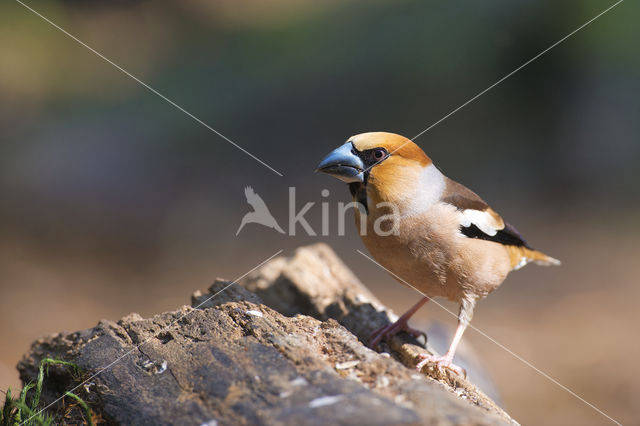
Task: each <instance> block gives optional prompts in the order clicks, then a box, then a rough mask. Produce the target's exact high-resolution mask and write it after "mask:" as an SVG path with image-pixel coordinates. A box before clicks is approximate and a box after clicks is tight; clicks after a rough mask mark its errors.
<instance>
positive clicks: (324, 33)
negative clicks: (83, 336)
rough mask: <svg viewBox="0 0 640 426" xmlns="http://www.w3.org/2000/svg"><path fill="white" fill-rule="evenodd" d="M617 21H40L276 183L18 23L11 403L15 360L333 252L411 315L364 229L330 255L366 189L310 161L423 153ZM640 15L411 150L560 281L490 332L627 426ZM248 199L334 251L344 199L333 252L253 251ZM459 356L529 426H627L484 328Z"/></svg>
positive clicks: (185, 16) (637, 320)
mask: <svg viewBox="0 0 640 426" xmlns="http://www.w3.org/2000/svg"><path fill="white" fill-rule="evenodd" d="M612 3H613V1H601V0H597V1H596V0H590V1H584V0H580V1H578V0H571V1H563V2H556V1H552V0H547V1H531V0H520V1H506V0H489V1H484V2H476V1H472V0H461V1H455V2H435V1H419V0H401V1H382V0H374V1H323V2H317V1H315V2H314V1H300V0H299V1H293V0H274V1H269V2H265V1H258V0H251V1H242V2H237V1H230V0H229V1H221V0H219V1H215V2H212V1H205V0H182V1H180V2H166V1H153V2H150V1H131V0H119V1H112V2H99V1H76V0H65V1H62V0H57V1H48V2H42V1H31V2H29V3H28V4H29V5H31V6H32V7H34V8H36V9H37V10H38V11H39V12H40V13H42V14H43V15H45V16H46V17H48V18H50V19H51V20H53V21H54V22H56V23H57V24H58V25H60V26H61V27H63V28H65V29H66V30H68V31H69V32H71V33H72V34H74V35H76V36H77V37H78V38H79V39H81V40H83V41H84V42H86V43H87V44H89V45H90V46H92V47H93V48H95V49H97V50H98V51H100V52H101V53H103V54H104V55H106V56H107V57H109V58H110V59H112V60H113V61H114V62H115V63H117V64H119V65H120V66H122V67H124V68H125V69H127V70H128V71H130V72H131V73H132V74H134V75H135V76H137V77H139V78H140V79H142V80H143V81H145V82H147V83H148V84H149V85H151V86H153V87H154V88H155V89H157V90H158V91H160V92H161V93H163V94H164V95H166V96H167V97H169V98H171V99H173V100H174V101H175V102H177V103H178V104H180V105H181V106H183V107H184V108H186V109H187V110H189V111H190V112H192V113H193V114H195V115H196V116H198V117H199V118H201V119H202V120H203V121H205V122H206V123H208V124H209V125H211V126H212V127H214V128H216V129H217V130H219V131H220V132H222V133H223V134H225V135H226V136H227V137H229V138H230V139H232V140H233V141H235V142H237V143H238V144H240V145H241V146H243V147H244V148H246V149H248V150H249V151H250V152H252V153H253V154H255V155H256V156H258V157H259V158H261V159H263V160H264V161H266V162H267V163H268V164H270V165H271V166H273V167H274V168H275V169H277V170H278V171H280V172H282V173H283V174H284V176H283V177H280V176H277V175H276V174H275V173H273V172H271V171H270V170H268V169H267V168H265V167H263V166H261V165H260V164H258V163H257V162H256V161H254V160H253V159H251V158H250V157H248V156H247V155H245V154H244V153H242V152H240V151H239V150H237V149H236V148H234V147H233V146H232V145H231V144H229V143H227V142H226V141H224V140H222V139H221V138H220V137H218V136H216V135H215V134H213V133H212V132H211V131H209V130H207V129H206V128H204V127H203V126H202V125H200V124H198V123H197V122H195V121H194V120H192V119H191V118H189V117H188V116H186V115H185V114H183V113H182V112H180V111H178V110H177V109H175V108H174V107H172V106H170V105H169V104H167V103H166V102H165V101H163V100H162V99H160V98H159V97H157V96H156V95H154V94H152V93H150V92H149V91H148V90H146V89H145V88H143V87H142V86H140V85H139V84H137V83H136V82H135V81H133V80H132V79H130V78H129V77H127V76H125V75H124V74H122V73H121V72H120V71H118V70H116V69H115V68H114V67H112V66H111V65H109V64H107V63H106V62H105V61H103V60H102V59H100V58H99V57H97V56H96V55H95V54H93V53H91V52H90V51H88V50H87V49H85V48H84V47H82V46H80V45H79V44H77V43H76V42H74V41H73V40H71V39H70V38H68V37H67V36H65V35H64V34H62V33H61V32H59V31H58V30H56V29H55V28H53V27H52V26H51V25H49V24H47V23H46V22H45V21H43V20H42V19H40V18H39V17H37V16H36V15H34V14H33V13H32V12H30V11H29V10H27V9H26V8H24V7H23V6H21V5H20V4H19V3H16V2H2V3H1V4H0V141H1V143H0V200H1V201H0V206H1V207H0V236H1V238H0V312H1V313H2V318H1V321H0V389H1V390H3V391H4V390H6V389H7V387H9V386H11V387H12V388H15V387H18V386H19V385H20V382H19V380H18V376H17V372H16V370H15V365H16V363H17V361H18V360H19V358H20V357H21V356H22V354H24V353H25V352H26V351H27V350H28V349H29V344H30V343H31V342H32V341H33V340H34V339H36V338H37V337H39V336H43V335H46V334H49V333H52V332H56V331H60V330H79V329H84V328H89V327H92V326H94V325H95V324H96V323H97V322H98V320H99V319H101V318H107V319H111V320H117V319H119V318H120V317H122V316H124V315H126V314H128V313H130V312H134V311H135V312H139V313H140V314H142V315H143V316H148V315H152V314H154V313H159V312H162V311H166V310H173V309H175V308H177V307H178V306H180V305H182V304H187V303H189V295H190V294H191V292H192V291H193V290H195V289H197V288H206V287H207V286H208V285H209V283H210V282H211V281H212V280H213V279H214V278H215V277H216V276H221V277H224V278H227V279H234V278H237V277H239V276H240V275H242V274H244V273H245V272H246V271H248V270H249V269H251V268H253V267H254V266H255V265H257V264H258V263H260V262H261V261H262V260H264V259H266V258H267V257H269V256H270V255H271V254H273V253H274V252H275V251H277V250H278V249H284V250H285V252H286V253H291V252H292V250H293V249H295V247H298V246H300V245H304V244H309V243H312V242H316V241H318V240H321V241H325V242H327V243H328V244H330V245H331V246H332V247H334V248H335V250H336V251H337V252H338V254H339V255H340V256H341V257H342V258H343V259H344V261H345V262H346V263H347V264H348V265H349V266H350V267H351V268H352V269H353V270H354V271H355V273H356V274H357V275H358V276H359V277H360V278H361V279H362V280H363V281H364V282H365V283H366V284H367V285H368V286H369V287H370V288H371V289H372V290H373V291H374V292H375V293H376V294H377V295H378V296H379V297H380V298H381V299H382V300H383V301H385V303H387V304H388V305H389V306H391V307H392V308H393V309H394V310H395V311H396V312H398V313H401V312H403V311H404V310H405V309H407V308H408V307H409V306H410V305H411V304H413V303H414V301H415V300H416V294H415V293H413V292H411V291H410V290H407V289H405V288H402V287H401V286H399V285H397V284H396V283H395V282H394V281H393V280H392V279H391V278H390V277H389V276H387V275H386V274H385V273H384V272H382V271H381V270H379V269H378V267H377V266H375V265H374V264H372V263H370V262H369V261H368V260H367V259H365V258H363V257H362V256H360V255H359V254H357V253H356V252H355V249H363V246H362V243H361V242H360V240H359V238H358V236H357V234H356V232H355V229H354V228H355V227H354V226H351V223H348V226H347V229H348V232H347V235H346V236H345V237H337V236H335V235H336V234H337V220H334V219H337V203H338V202H339V201H345V202H346V201H349V194H348V191H347V188H346V187H345V186H344V185H343V184H341V183H340V182H338V181H337V180H335V179H331V178H329V177H327V176H323V175H315V174H314V173H313V170H314V168H315V166H316V164H317V163H318V162H319V160H320V159H321V158H322V157H323V156H324V155H325V154H326V153H328V152H329V151H330V150H331V149H333V148H334V147H336V146H338V145H339V144H341V143H343V142H344V141H345V140H346V139H347V138H348V137H349V136H350V135H353V134H356V133H360V132H364V131H374V130H385V131H391V132H396V133H401V134H403V135H405V136H408V137H412V136H414V135H416V134H417V133H419V132H420V131H422V130H423V129H424V128H426V127H428V126H429V125H431V124H432V123H433V122H435V121H436V120H438V119H439V118H441V117H442V116H443V115H445V114H446V113H448V112H449V111H451V110H453V109H454V108H456V107H457V106H459V105H461V104H462V103H464V102H465V101H467V100H468V99H469V98H471V97H472V96H474V95H475V94H477V93H478V92H480V91H481V90H483V89H485V88H486V87H488V86H489V85H491V84H493V83H494V82H495V81H497V80H498V79H499V78H501V77H502V76H504V75H505V74H507V73H509V72H511V71H512V70H514V69H515V68H516V67H518V66H519V65H521V64H522V63H523V62H525V61H527V60H528V59H530V58H531V57H533V56H534V55H536V54H538V53H539V52H540V51H542V50H543V49H545V48H547V47H548V46H550V45H551V44H553V43H554V42H556V41H557V40H559V39H560V38H562V37H564V36H565V35H567V34H568V33H569V32H571V31H573V30H574V29H576V28H577V27H579V26H580V25H582V24H583V23H585V22H586V21H587V20H589V19H590V18H592V17H593V16H595V15H596V14H598V13H599V12H600V11H602V10H604V9H605V8H606V7H608V6H609V5H611V4H612ZM639 19H640V4H638V3H637V2H631V1H628V2H624V3H622V4H621V5H620V6H618V7H616V8H614V9H613V10H612V11H611V12H609V13H608V14H606V15H604V16H603V17H602V18H600V19H599V20H597V21H596V22H594V23H593V24H591V25H589V26H588V27H586V28H585V29H584V30H583V31H581V32H579V33H578V34H576V35H575V36H574V37H572V38H570V39H569V40H567V41H566V42H564V43H563V44H561V45H559V46H558V47H556V48H555V49H553V50H551V51H550V52H549V53H547V54H546V55H544V56H543V57H541V58H540V59H538V60H537V61H535V62H533V63H531V64H530V65H528V66H527V67H526V68H524V69H523V70H522V71H520V72H518V73H517V74H515V75H514V76H513V77H511V78H509V79H508V80H506V81H504V82H503V83H502V84H500V85H499V86H497V87H496V88H494V89H493V90H492V91H490V92H489V93H487V94H486V95H484V96H482V97H481V98H480V99H478V100H477V101H476V102H474V103H472V104H471V105H469V106H468V107H466V108H464V109H463V110H461V111H460V112H458V113H457V114H455V115H453V116H452V117H450V118H449V119H447V120H446V121H444V122H443V123H441V124H440V125H438V126H436V127H435V128H433V129H432V130H430V131H429V132H427V133H426V134H424V135H422V136H421V137H420V138H419V139H417V142H418V144H419V145H420V146H421V147H422V148H424V149H425V151H426V152H427V153H428V154H429V155H430V156H431V157H432V158H433V159H434V161H435V162H436V164H438V165H439V167H440V168H441V169H442V170H443V171H444V172H445V173H446V174H447V175H448V176H450V177H452V178H454V179H456V180H459V181H461V182H463V183H465V184H466V185H467V186H469V187H471V188H472V189H473V190H475V191H476V192H478V193H479V194H481V196H483V198H484V199H485V200H487V201H488V202H489V203H490V204H492V205H493V207H494V208H495V209H496V210H497V211H499V212H500V213H501V214H502V215H503V216H504V217H505V218H506V219H507V220H509V221H510V222H511V223H513V224H514V225H516V226H517V227H518V229H519V230H520V231H521V232H522V233H523V235H524V236H525V237H527V239H528V240H529V242H530V243H531V244H532V245H533V246H534V247H537V248H540V249H543V250H544V251H545V252H547V253H549V254H550V255H552V256H554V257H557V258H559V259H561V260H562V261H563V265H562V267H561V268H539V267H535V266H529V267H527V268H525V269H524V270H522V271H519V272H517V273H514V274H512V275H511V276H510V277H509V279H508V280H507V281H506V283H505V284H504V285H503V286H502V287H501V288H500V289H499V291H497V292H495V293H494V294H492V295H491V296H490V297H489V298H488V299H487V300H485V301H484V302H482V303H481V304H480V305H479V307H478V309H477V310H476V316H475V318H474V323H473V324H474V325H475V326H476V327H478V328H480V329H481V330H483V331H484V332H486V333H487V334H489V335H490V336H492V337H493V338H495V339H497V340H498V341H499V342H501V343H502V344H504V345H505V346H507V347H508V348H510V349H511V350H513V351H514V352H516V353H517V354H519V355H520V356H522V357H524V358H525V359H527V360H528V361H529V362H531V363H532V364H533V365H535V366H536V367H538V368H539V369H541V370H543V371H545V372H546V373H548V374H549V375H550V376H552V377H554V378H555V379H557V380H558V381H559V382H561V383H562V384H564V385H566V386H568V387H569V388H570V389H572V390H573V391H575V392H576V393H577V394H579V395H580V396H581V397H583V398H585V399H586V400H588V401H590V402H592V403H593V404H595V405H596V406H598V407H599V408H600V409H602V410H603V411H605V412H606V413H607V414H609V415H610V416H612V417H614V418H615V419H617V420H618V421H621V422H623V423H635V422H637V421H638V418H639V417H640V406H638V404H637V401H639V400H640V367H639V365H638V362H637V361H638V359H640V344H639V343H638V339H637V337H635V338H634V337H633V336H637V334H636V333H637V327H638V325H640V314H639V313H638V307H637V300H638V298H640V285H639V284H640V283H639V278H638V273H639V272H640V266H639V263H640V262H639V260H640V248H639V247H640V246H639V244H640V233H639V232H638V231H639V230H640V217H639V215H638V207H639V204H640V203H639V201H640V197H639V195H640V194H639V189H638V180H639V178H640V168H639V167H638V162H639V160H640V143H639V142H640V138H639V135H640V120H639V118H640V97H639V96H638V93H639V91H640V49H639V48H638V40H639V39H640V37H639V35H640V34H639V32H640V31H639V30H640V27H639V26H638V21H639ZM246 185H251V186H253V187H254V189H255V190H256V192H257V193H258V194H260V195H261V196H262V197H263V198H264V200H265V201H266V202H267V204H268V205H269V207H270V208H271V210H272V212H273V214H274V216H275V217H276V218H277V219H278V221H279V222H280V224H281V225H282V226H284V227H285V229H286V223H287V217H288V210H287V205H288V191H287V187H289V186H296V187H297V200H296V202H297V203H298V209H299V208H301V207H302V205H303V204H304V203H306V202H310V201H315V202H316V204H315V205H314V207H313V208H311V210H310V212H309V214H308V215H307V218H308V221H309V222H310V223H311V224H312V226H314V227H315V229H316V231H317V232H319V231H320V212H321V210H320V205H319V203H320V202H321V201H328V202H329V203H330V206H331V211H332V212H334V213H335V216H334V217H332V219H331V221H332V222H331V234H332V235H333V236H330V237H327V236H317V237H311V236H307V235H306V234H305V232H304V231H303V230H302V229H301V228H298V232H297V234H298V235H297V236H296V237H288V236H283V235H281V234H278V233H277V232H275V231H273V230H271V229H267V228H263V227H260V226H258V225H247V227H245V229H243V231H242V233H240V235H239V236H238V237H236V236H235V232H236V230H237V228H238V226H239V224H240V219H241V218H242V216H243V215H244V214H245V213H246V212H248V211H249V210H250V209H249V206H248V205H247V204H246V202H245V198H244V193H243V188H244V187H245V186H246ZM323 188H327V189H329V190H330V195H329V197H328V198H322V197H321V194H320V191H321V190H322V189H323ZM349 222H350V220H349ZM445 306H447V307H448V308H449V309H452V310H454V311H455V310H456V309H457V307H455V306H453V305H451V304H448V303H445ZM433 320H441V321H442V322H444V323H445V324H446V325H447V326H448V327H449V328H450V329H453V328H454V327H455V319H454V318H451V317H450V316H449V314H447V313H446V312H443V311H442V310H441V309H440V308H438V307H437V306H435V305H431V306H427V307H425V308H423V309H422V310H421V311H420V312H419V314H418V315H417V316H416V323H417V324H420V323H427V322H430V321H433ZM634 330H635V331H634ZM465 341H466V343H467V344H469V345H470V346H472V347H473V348H474V350H475V351H476V352H477V353H478V355H479V356H480V358H481V359H482V361H483V362H484V363H485V365H486V368H487V369H488V371H489V373H490V374H491V375H492V376H493V378H494V381H495V382H496V386H497V388H498V390H499V392H500V394H501V400H502V404H503V405H504V407H505V408H506V409H507V411H508V412H509V413H510V414H511V415H512V416H513V417H514V418H515V419H517V420H518V421H520V422H522V423H523V424H541V423H544V424H606V423H607V422H608V421H607V420H606V419H605V418H604V417H603V416H601V415H600V414H598V413H597V412H595V411H594V410H592V409H591V408H589V407H588V406H586V405H585V404H583V403H582V402H580V401H579V400H578V399H576V398H574V397H573V396H571V395H569V394H568V393H567V392H565V391H564V390H562V389H560V388H559V387H558V386H556V385H555V384H553V383H551V382H549V381H548V380H547V379H545V378H544V377H542V376H541V375H539V374H538V373H536V372H535V371H533V370H532V369H530V368H529V367H527V366H526V365H524V364H523V363H522V362H520V361H518V360H517V359H515V358H514V357H512V356H511V355H509V354H508V353H507V352H505V351H504V350H502V349H500V348H499V347H498V346H496V345H495V344H493V343H491V342H490V341H489V340H487V339H486V338H484V337H483V336H481V335H479V334H478V333H476V332H474V331H472V330H469V331H468V332H467V334H466V336H465ZM440 349H441V350H442V349H444V348H440Z"/></svg>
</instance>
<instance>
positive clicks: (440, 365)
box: [416, 354, 467, 379]
mask: <svg viewBox="0 0 640 426" xmlns="http://www.w3.org/2000/svg"><path fill="white" fill-rule="evenodd" d="M418 359H419V360H420V362H419V363H418V364H417V365H416V370H417V371H418V372H420V371H422V368H423V367H424V366H425V365H428V364H432V365H433V366H435V368H437V369H438V370H440V371H444V370H445V369H447V370H450V371H453V372H454V373H456V374H457V375H458V376H460V377H464V378H465V379H466V378H467V370H465V369H464V368H462V367H459V366H457V365H455V364H454V363H453V357H449V356H447V355H445V356H436V355H430V354H420V355H418Z"/></svg>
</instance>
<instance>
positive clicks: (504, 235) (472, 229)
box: [460, 223, 531, 249]
mask: <svg viewBox="0 0 640 426" xmlns="http://www.w3.org/2000/svg"><path fill="white" fill-rule="evenodd" d="M460 232H462V234H463V235H465V236H467V237H469V238H479V239H481V240H487V241H493V242H496V243H500V244H504V245H505V246H518V247H526V248H529V249H530V248H531V247H529V245H528V244H527V242H526V241H525V240H524V238H522V235H520V233H519V232H518V230H517V229H516V228H514V227H513V226H511V225H509V224H508V223H506V224H505V225H504V229H501V230H499V231H498V232H496V235H493V236H491V235H488V234H485V233H484V232H482V231H481V230H480V228H478V227H477V226H476V225H474V224H471V226H461V227H460Z"/></svg>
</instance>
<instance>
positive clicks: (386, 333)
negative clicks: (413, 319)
mask: <svg viewBox="0 0 640 426" xmlns="http://www.w3.org/2000/svg"><path fill="white" fill-rule="evenodd" d="M407 321H408V320H406V319H403V318H400V319H399V320H398V321H396V322H394V323H393V324H389V325H386V326H384V327H380V328H379V329H377V330H376V331H374V332H373V333H371V336H370V341H369V347H370V348H371V349H375V348H376V347H377V346H378V343H380V342H381V341H382V340H385V339H386V338H388V337H391V336H393V335H396V334H398V333H400V332H401V331H404V332H405V333H409V334H410V335H412V336H413V337H415V338H416V339H417V338H419V337H420V336H424V341H425V343H426V341H427V335H426V334H425V332H424V331H420V330H416V329H415V328H411V327H409V324H408V323H407Z"/></svg>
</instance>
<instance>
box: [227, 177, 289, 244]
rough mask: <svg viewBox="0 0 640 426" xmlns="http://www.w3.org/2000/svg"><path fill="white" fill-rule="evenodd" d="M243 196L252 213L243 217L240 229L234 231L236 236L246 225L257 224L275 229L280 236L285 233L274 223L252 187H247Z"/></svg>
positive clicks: (267, 209)
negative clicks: (251, 208)
mask: <svg viewBox="0 0 640 426" xmlns="http://www.w3.org/2000/svg"><path fill="white" fill-rule="evenodd" d="M244 195H245V197H246V198H247V203H249V205H250V206H251V207H253V211H252V212H249V213H247V214H245V215H244V217H243V218H242V221H241V222H240V227H239V228H238V230H237V231H236V236H237V235H238V234H239V233H240V231H241V230H242V228H244V226H245V225H246V224H247V223H259V224H260V225H264V226H267V227H269V228H272V229H275V230H276V231H278V232H279V233H281V234H284V233H285V232H284V231H283V230H282V228H280V225H278V222H276V220H275V218H274V217H273V215H272V214H271V212H270V211H269V208H268V207H267V205H266V204H265V202H264V200H263V199H262V198H261V197H260V196H259V195H258V194H256V192H255V191H254V190H253V188H252V187H250V186H247V187H246V188H245V189H244Z"/></svg>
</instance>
